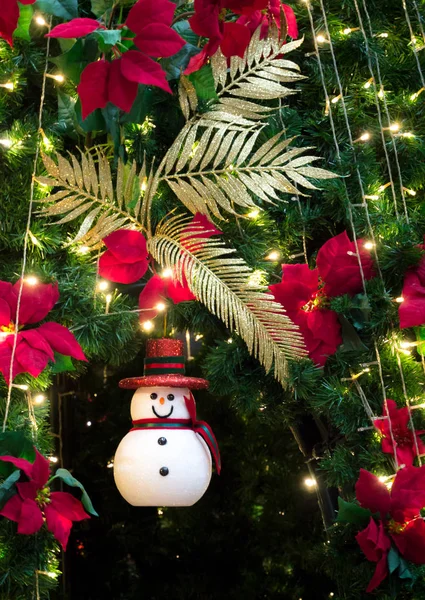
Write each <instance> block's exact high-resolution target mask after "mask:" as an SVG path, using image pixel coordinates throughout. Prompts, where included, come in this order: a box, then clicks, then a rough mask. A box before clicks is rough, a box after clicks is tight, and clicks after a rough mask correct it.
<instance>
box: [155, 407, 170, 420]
mask: <svg viewBox="0 0 425 600" xmlns="http://www.w3.org/2000/svg"><path fill="white" fill-rule="evenodd" d="M152 410H153V414H154V415H155V416H156V417H158V419H168V417H169V416H171V415H172V414H173V410H174V406H172V407H171V410H170V412H169V413H168V415H159V414H158V413H157V412H156V410H155V407H154V406H152Z"/></svg>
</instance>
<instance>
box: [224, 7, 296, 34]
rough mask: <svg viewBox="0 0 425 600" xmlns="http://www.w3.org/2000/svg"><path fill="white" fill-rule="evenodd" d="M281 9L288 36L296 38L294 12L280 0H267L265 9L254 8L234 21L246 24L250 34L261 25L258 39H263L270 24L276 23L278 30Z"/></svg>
mask: <svg viewBox="0 0 425 600" xmlns="http://www.w3.org/2000/svg"><path fill="white" fill-rule="evenodd" d="M281 10H283V12H284V14H285V19H286V24H287V27H288V35H289V37H291V38H293V39H296V38H297V37H298V26H297V20H296V18H295V13H294V11H293V10H292V8H291V7H290V6H288V5H287V4H283V3H282V2H281V0H269V3H268V6H267V9H266V10H256V11H254V12H252V13H251V14H250V15H242V16H241V17H239V19H238V20H237V21H236V23H238V24H239V25H246V26H247V27H248V29H249V30H250V32H251V34H252V33H254V31H255V30H256V29H257V28H258V27H260V25H261V33H260V39H264V38H265V37H267V33H268V31H269V27H270V26H271V25H273V24H274V25H276V27H277V28H278V30H279V31H280V26H281V18H280V17H281V14H280V11H281Z"/></svg>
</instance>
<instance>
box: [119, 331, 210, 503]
mask: <svg viewBox="0 0 425 600" xmlns="http://www.w3.org/2000/svg"><path fill="white" fill-rule="evenodd" d="M146 354H147V356H146V358H145V368H144V375H143V376H142V377H132V378H130V379H123V380H122V381H120V383H119V385H120V387H122V388H127V389H136V392H135V394H134V396H133V398H132V401H131V418H132V420H133V427H132V429H131V430H130V431H129V433H128V434H127V435H126V436H125V437H124V438H123V440H122V441H121V443H120V445H119V446H118V448H117V451H116V453H115V458H114V478H115V484H116V486H117V488H118V490H119V492H120V494H121V495H122V496H123V498H124V499H125V500H127V502H128V503H129V504H132V505H133V506H192V505H193V504H195V502H197V501H198V500H199V499H200V498H201V497H202V496H203V495H204V493H205V491H206V490H207V488H208V485H209V483H210V479H211V466H212V460H211V455H212V456H213V457H214V460H215V464H216V469H217V473H220V468H221V463H220V452H219V449H218V445H217V441H216V439H215V437H214V434H213V432H212V430H211V428H210V426H209V425H208V424H207V423H205V422H203V421H197V420H196V405H195V400H194V397H193V395H192V392H191V390H200V389H206V388H207V387H208V381H206V380H205V379H199V378H195V377H187V376H185V374H184V370H185V360H184V356H183V342H182V341H181V340H174V339H169V338H163V339H159V340H148V343H147V352H146Z"/></svg>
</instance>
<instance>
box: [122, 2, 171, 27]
mask: <svg viewBox="0 0 425 600" xmlns="http://www.w3.org/2000/svg"><path fill="white" fill-rule="evenodd" d="M175 10H176V5H175V4H174V3H173V2H169V1H168V0H139V1H138V2H136V4H135V5H134V6H133V7H132V9H131V10H130V12H129V13H128V17H127V20H126V22H125V24H126V26H127V27H128V28H129V29H131V31H134V33H139V31H141V29H143V28H144V27H146V26H147V25H151V24H153V23H164V24H165V25H171V22H172V20H173V16H174V11H175Z"/></svg>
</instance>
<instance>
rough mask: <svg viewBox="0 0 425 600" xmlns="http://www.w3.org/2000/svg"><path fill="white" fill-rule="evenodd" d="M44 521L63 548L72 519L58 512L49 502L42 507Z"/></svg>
mask: <svg viewBox="0 0 425 600" xmlns="http://www.w3.org/2000/svg"><path fill="white" fill-rule="evenodd" d="M44 514H45V515H46V523H47V528H48V530H49V531H51V532H52V533H53V535H54V536H55V538H56V539H57V540H58V542H59V543H60V545H61V546H62V548H63V549H64V550H66V546H67V544H68V539H69V534H70V532H71V528H72V521H70V520H69V519H67V518H66V517H64V516H63V515H61V514H60V513H58V511H57V510H55V509H54V508H53V507H52V506H51V505H50V504H46V506H45V507H44Z"/></svg>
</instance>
